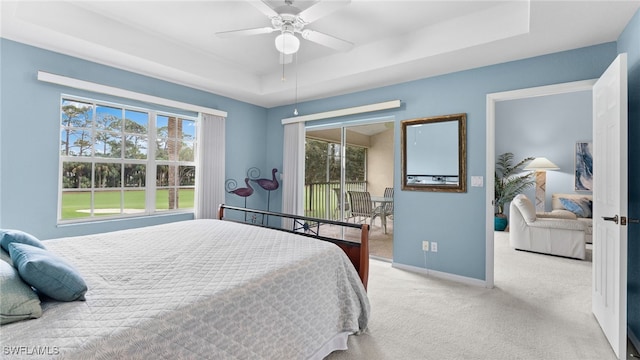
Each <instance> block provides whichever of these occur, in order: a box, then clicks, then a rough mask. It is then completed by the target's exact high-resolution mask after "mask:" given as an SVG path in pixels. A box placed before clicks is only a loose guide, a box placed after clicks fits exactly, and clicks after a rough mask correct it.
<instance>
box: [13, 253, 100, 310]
mask: <svg viewBox="0 0 640 360" xmlns="http://www.w3.org/2000/svg"><path fill="white" fill-rule="evenodd" d="M9 253H10V254H11V260H13V264H14V266H15V267H16V268H17V269H18V274H20V277H21V278H22V280H24V281H25V282H26V283H27V284H29V285H31V286H33V287H34V288H35V289H36V290H37V291H38V293H41V294H43V295H45V296H48V297H50V298H52V299H54V300H59V301H74V300H84V294H85V293H86V292H87V284H86V283H85V282H84V279H83V278H82V276H80V274H79V273H78V271H77V270H76V269H75V268H74V267H73V266H72V265H71V264H69V263H68V262H67V261H66V260H64V259H62V258H61V257H59V256H57V255H55V254H53V253H51V252H49V251H47V250H45V249H40V248H37V247H34V246H30V245H25V244H18V243H12V244H10V245H9Z"/></svg>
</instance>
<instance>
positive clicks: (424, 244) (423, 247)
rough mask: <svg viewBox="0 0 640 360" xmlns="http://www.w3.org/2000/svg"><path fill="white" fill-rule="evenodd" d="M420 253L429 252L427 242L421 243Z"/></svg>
mask: <svg viewBox="0 0 640 360" xmlns="http://www.w3.org/2000/svg"><path fill="white" fill-rule="evenodd" d="M422 251H429V242H428V241H423V242H422Z"/></svg>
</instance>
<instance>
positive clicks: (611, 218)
mask: <svg viewBox="0 0 640 360" xmlns="http://www.w3.org/2000/svg"><path fill="white" fill-rule="evenodd" d="M602 218H603V219H604V220H605V221H613V222H614V223H616V224H617V223H618V215H616V216H614V217H608V216H603V217H602Z"/></svg>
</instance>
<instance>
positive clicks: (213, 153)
mask: <svg viewBox="0 0 640 360" xmlns="http://www.w3.org/2000/svg"><path fill="white" fill-rule="evenodd" d="M224 123H225V118H223V117H220V116H216V115H210V114H201V119H200V127H199V129H198V149H197V151H198V170H197V172H198V176H197V179H196V192H195V212H196V213H195V217H196V219H215V218H216V216H217V211H218V205H220V204H223V203H224V202H225V190H224V179H225V172H224V169H225V162H224V159H225V152H224V149H225V130H224V129H225V126H224Z"/></svg>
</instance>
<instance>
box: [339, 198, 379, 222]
mask: <svg viewBox="0 0 640 360" xmlns="http://www.w3.org/2000/svg"><path fill="white" fill-rule="evenodd" d="M347 193H348V194H349V203H350V205H351V216H352V217H353V222H356V217H358V218H360V219H359V221H363V220H364V221H366V219H367V218H370V219H371V220H370V221H369V226H372V225H373V220H374V219H375V218H376V216H382V211H383V209H382V208H381V207H375V208H374V207H373V202H372V201H371V194H370V193H369V192H368V191H348V192H347ZM362 218H364V219H362Z"/></svg>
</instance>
